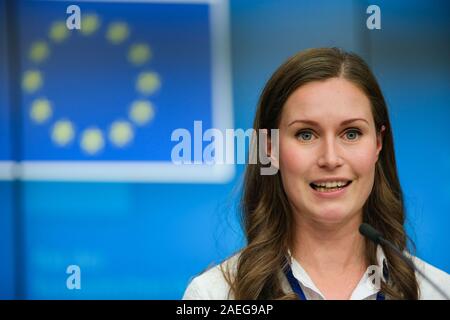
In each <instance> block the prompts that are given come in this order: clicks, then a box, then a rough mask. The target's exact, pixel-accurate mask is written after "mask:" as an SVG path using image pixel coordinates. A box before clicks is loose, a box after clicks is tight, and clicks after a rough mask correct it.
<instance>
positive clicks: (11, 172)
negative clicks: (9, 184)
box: [0, 161, 16, 180]
mask: <svg viewBox="0 0 450 320" xmlns="http://www.w3.org/2000/svg"><path fill="white" fill-rule="evenodd" d="M15 165H16V163H15V162H14V161H0V180H13V179H14V178H15V176H16V175H15V172H16V171H15Z"/></svg>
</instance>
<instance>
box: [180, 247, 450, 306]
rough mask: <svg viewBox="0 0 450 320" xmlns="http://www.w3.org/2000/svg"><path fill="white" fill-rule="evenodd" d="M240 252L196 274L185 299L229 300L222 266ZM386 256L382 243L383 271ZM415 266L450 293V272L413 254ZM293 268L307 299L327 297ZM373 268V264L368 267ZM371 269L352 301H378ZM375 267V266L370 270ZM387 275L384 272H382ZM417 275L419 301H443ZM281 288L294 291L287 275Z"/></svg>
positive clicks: (232, 265) (230, 265)
mask: <svg viewBox="0 0 450 320" xmlns="http://www.w3.org/2000/svg"><path fill="white" fill-rule="evenodd" d="M238 258H239V254H236V255H234V256H233V257H231V258H229V259H228V260H225V261H224V262H223V263H222V264H221V265H216V266H215V267H213V268H211V269H209V270H207V271H205V272H204V273H202V274H200V275H199V276H197V277H195V278H194V279H193V280H192V281H191V282H190V284H189V286H188V287H187V289H186V291H185V292H184V295H183V299H184V300H227V299H233V296H232V293H231V292H230V287H229V285H228V283H227V282H226V280H225V278H224V276H223V274H222V271H221V270H220V266H222V267H223V268H224V269H225V270H230V269H229V268H232V270H234V271H235V270H236V266H237V261H238ZM385 259H386V257H385V255H384V253H383V249H382V248H381V246H378V248H377V263H378V266H379V267H380V270H383V269H382V268H383V266H385ZM412 259H413V261H414V263H415V265H416V267H417V268H418V269H420V270H421V271H422V272H423V273H424V274H425V275H426V276H427V277H428V278H430V279H431V280H432V281H433V282H434V283H436V284H437V285H439V287H440V288H441V289H442V290H443V291H444V292H445V293H446V294H447V295H448V296H450V275H449V274H448V273H446V272H444V271H442V270H439V269H437V268H435V267H433V266H432V265H430V264H428V263H426V262H424V261H423V260H421V259H419V258H417V257H412ZM291 268H292V273H293V275H294V277H295V278H296V279H297V280H298V282H299V284H300V286H301V288H302V290H303V292H304V294H305V296H306V298H307V299H308V300H325V296H324V295H323V294H322V293H321V292H320V290H319V289H318V288H317V287H316V285H315V284H314V282H313V281H312V279H311V278H310V276H309V275H308V273H307V272H306V271H305V269H303V268H302V266H301V265H300V263H299V262H298V261H296V260H295V259H293V258H291ZM369 268H370V267H369ZM369 268H368V270H367V271H366V272H365V273H364V275H363V277H362V278H361V280H360V281H359V283H358V285H357V286H356V288H355V289H354V290H353V292H352V294H351V297H350V300H375V299H376V296H377V293H378V291H379V290H378V289H377V288H376V287H375V286H374V284H373V278H372V277H370V276H369V274H372V271H371V272H369ZM371 270H372V269H371ZM383 274H384V272H383ZM416 278H417V282H418V285H419V289H420V296H419V299H420V300H442V299H445V298H444V297H443V296H442V295H441V294H440V293H439V292H437V291H436V289H434V287H433V286H432V285H430V283H429V282H428V281H426V280H425V279H424V278H423V277H422V276H421V275H419V274H418V273H417V272H416ZM281 285H282V288H283V290H284V291H285V292H286V293H288V292H292V289H291V287H290V285H289V282H288V281H287V279H286V278H285V277H282V283H281Z"/></svg>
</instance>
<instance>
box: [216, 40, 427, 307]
mask: <svg viewBox="0 0 450 320" xmlns="http://www.w3.org/2000/svg"><path fill="white" fill-rule="evenodd" d="M333 77H343V78H345V79H347V80H349V81H351V82H352V83H354V84H355V85H357V86H358V87H359V88H360V89H361V90H362V91H363V92H364V93H365V94H366V95H367V97H368V98H369V100H370V102H371V109H372V115H373V117H374V122H375V128H376V131H377V134H380V130H381V127H382V126H383V125H384V126H385V128H386V130H385V133H384V137H383V148H382V150H381V152H380V155H379V158H378V161H377V163H376V167H375V181H374V186H373V189H372V191H371V193H370V195H369V197H368V199H367V201H366V203H365V204H364V207H363V221H364V222H367V223H369V224H371V225H372V226H374V227H375V228H376V229H378V230H379V231H380V232H381V233H382V234H384V236H385V238H386V239H387V240H389V241H391V242H393V243H394V244H396V245H397V246H398V247H399V248H400V249H401V250H405V249H406V248H407V235H406V233H405V229H404V222H405V209H404V204H403V196H402V190H401V187H400V182H399V179H398V175H397V169H396V161H395V153H394V143H393V136H392V131H391V129H390V128H391V126H390V122H389V116H388V111H387V106H386V102H385V100H384V97H383V94H382V92H381V90H380V87H379V85H378V83H377V80H376V79H375V77H374V75H373V74H372V72H371V71H370V69H369V67H368V65H367V64H366V63H365V62H364V60H363V59H361V58H360V57H359V56H358V55H356V54H353V53H348V52H344V51H342V50H340V49H337V48H319V49H309V50H305V51H302V52H299V53H297V54H296V55H294V56H293V57H291V58H290V59H288V60H287V61H286V62H285V63H284V64H282V65H281V66H280V67H279V68H278V70H276V71H275V73H274V74H273V75H272V77H271V78H270V79H269V81H268V82H267V84H266V86H265V88H264V90H263V92H262V94H261V97H260V100H259V103H258V109H257V111H256V115H255V120H254V124H253V127H254V129H255V130H258V129H269V130H268V131H269V132H270V129H272V128H278V124H279V121H280V117H281V112H282V108H283V105H284V103H285V102H286V100H287V98H288V97H289V96H290V95H291V94H292V93H293V91H294V90H296V89H297V88H299V87H301V86H302V85H305V84H307V83H309V82H312V81H323V80H326V79H330V78H333ZM261 167H262V164H261V163H259V162H258V163H257V164H256V165H252V164H249V165H247V168H246V172H245V178H244V184H243V194H242V199H241V207H242V208H241V209H242V210H241V213H242V225H243V228H244V232H245V236H246V239H247V245H246V246H245V248H244V249H242V251H241V252H240V255H239V259H238V262H237V266H236V270H228V271H225V270H223V269H222V271H223V273H224V276H225V279H226V280H227V282H228V283H229V284H230V287H231V292H230V293H232V295H233V297H234V298H235V299H295V298H296V297H295V296H294V295H293V294H292V293H291V294H286V293H285V292H284V291H283V289H282V285H281V281H280V280H281V278H280V275H282V274H283V273H282V270H283V268H284V267H285V266H286V253H287V250H288V249H289V245H290V244H291V243H292V240H293V230H291V226H292V225H293V216H292V211H291V208H290V205H289V202H288V199H287V196H286V194H285V192H284V189H283V186H282V181H281V176H280V174H279V173H277V174H276V175H261V174H260V168H261ZM365 248H366V259H367V261H368V263H369V264H376V263H377V262H376V245H374V244H373V243H372V242H370V241H368V240H366V243H365ZM383 250H384V253H385V255H386V258H387V263H388V270H389V281H388V282H387V283H385V282H383V281H382V282H381V291H382V292H383V293H384V294H385V295H386V296H388V297H389V298H391V299H418V295H419V291H418V285H417V280H416V277H415V273H414V271H413V270H412V269H411V268H410V267H409V266H408V265H407V264H406V263H405V262H404V261H402V260H401V259H399V258H398V257H397V256H396V255H395V254H394V253H393V252H392V250H391V249H390V248H388V247H384V248H383Z"/></svg>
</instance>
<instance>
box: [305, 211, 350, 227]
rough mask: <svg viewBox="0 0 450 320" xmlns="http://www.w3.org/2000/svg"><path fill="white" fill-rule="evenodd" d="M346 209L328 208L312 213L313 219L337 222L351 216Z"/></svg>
mask: <svg viewBox="0 0 450 320" xmlns="http://www.w3.org/2000/svg"><path fill="white" fill-rule="evenodd" d="M351 216H352V215H351V214H350V213H349V211H347V210H342V209H341V210H339V209H329V210H320V211H319V212H314V213H313V219H314V220H316V221H318V222H321V223H324V224H339V223H342V222H345V221H347V220H349V219H350V218H351Z"/></svg>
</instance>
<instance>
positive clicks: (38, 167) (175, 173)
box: [19, 161, 234, 183]
mask: <svg viewBox="0 0 450 320" xmlns="http://www.w3.org/2000/svg"><path fill="white" fill-rule="evenodd" d="M19 169H20V170H21V176H22V177H23V178H24V179H25V180H34V181H36V180H54V181H68V180H69V181H108V182H158V183H174V182H190V183H223V182H227V181H229V180H231V179H232V178H233V177H234V166H233V165H225V164H224V165H214V166H212V165H211V166H207V165H194V164H192V165H175V164H173V163H171V162H145V161H120V162H119V161H101V162H100V161H99V162H91V163H89V164H86V163H85V162H83V161H54V162H52V161H25V162H23V163H22V164H21V165H20V167H19Z"/></svg>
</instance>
